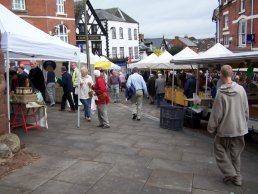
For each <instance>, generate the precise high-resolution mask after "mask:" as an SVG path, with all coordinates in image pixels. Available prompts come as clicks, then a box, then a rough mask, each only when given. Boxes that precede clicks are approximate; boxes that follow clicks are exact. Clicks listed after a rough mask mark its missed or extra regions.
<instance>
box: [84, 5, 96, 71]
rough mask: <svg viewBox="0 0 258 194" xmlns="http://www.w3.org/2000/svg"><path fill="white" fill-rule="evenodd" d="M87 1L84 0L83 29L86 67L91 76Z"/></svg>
mask: <svg viewBox="0 0 258 194" xmlns="http://www.w3.org/2000/svg"><path fill="white" fill-rule="evenodd" d="M87 1H88V0H84V5H85V7H84V30H85V46H86V56H87V68H88V69H89V72H90V74H91V76H93V70H94V69H93V68H92V67H91V64H90V52H89V32H88V12H87Z"/></svg>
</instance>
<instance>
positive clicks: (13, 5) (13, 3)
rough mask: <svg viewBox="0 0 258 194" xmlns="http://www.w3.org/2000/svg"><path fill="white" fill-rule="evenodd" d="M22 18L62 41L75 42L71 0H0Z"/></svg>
mask: <svg viewBox="0 0 258 194" xmlns="http://www.w3.org/2000/svg"><path fill="white" fill-rule="evenodd" d="M0 2H1V3H2V4H3V5H4V6H5V7H7V8H8V9H10V10H11V11H12V12H14V13H15V14H17V15H19V16H20V17H21V18H22V19H24V20H26V21H27V22H29V23H30V24H32V25H34V26H35V27H37V28H39V29H41V30H42V31H44V32H46V33H48V34H50V35H52V36H58V37H59V38H60V39H61V40H63V41H64V42H67V43H70V44H72V45H75V44H76V34H75V16H74V1H73V0H0Z"/></svg>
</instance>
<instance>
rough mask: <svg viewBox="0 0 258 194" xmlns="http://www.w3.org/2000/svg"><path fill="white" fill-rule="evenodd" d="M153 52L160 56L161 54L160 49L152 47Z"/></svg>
mask: <svg viewBox="0 0 258 194" xmlns="http://www.w3.org/2000/svg"><path fill="white" fill-rule="evenodd" d="M153 52H154V53H155V54H156V55H157V56H160V55H161V54H162V51H161V49H154V50H153Z"/></svg>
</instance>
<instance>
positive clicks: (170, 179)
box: [146, 170, 193, 192]
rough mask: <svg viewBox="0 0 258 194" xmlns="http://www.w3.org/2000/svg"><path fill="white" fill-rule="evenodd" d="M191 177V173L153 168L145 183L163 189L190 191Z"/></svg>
mask: <svg viewBox="0 0 258 194" xmlns="http://www.w3.org/2000/svg"><path fill="white" fill-rule="evenodd" d="M192 179H193V174H191V173H179V172H173V171H163V170H154V171H153V172H152V174H151V176H150V178H149V179H148V181H147V183H146V185H150V186H156V187H160V188H164V189H173V190H178V191H186V192H191V191H192Z"/></svg>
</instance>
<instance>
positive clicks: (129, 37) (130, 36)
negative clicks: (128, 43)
mask: <svg viewBox="0 0 258 194" xmlns="http://www.w3.org/2000/svg"><path fill="white" fill-rule="evenodd" d="M128 40H132V29H131V28H128Z"/></svg>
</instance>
